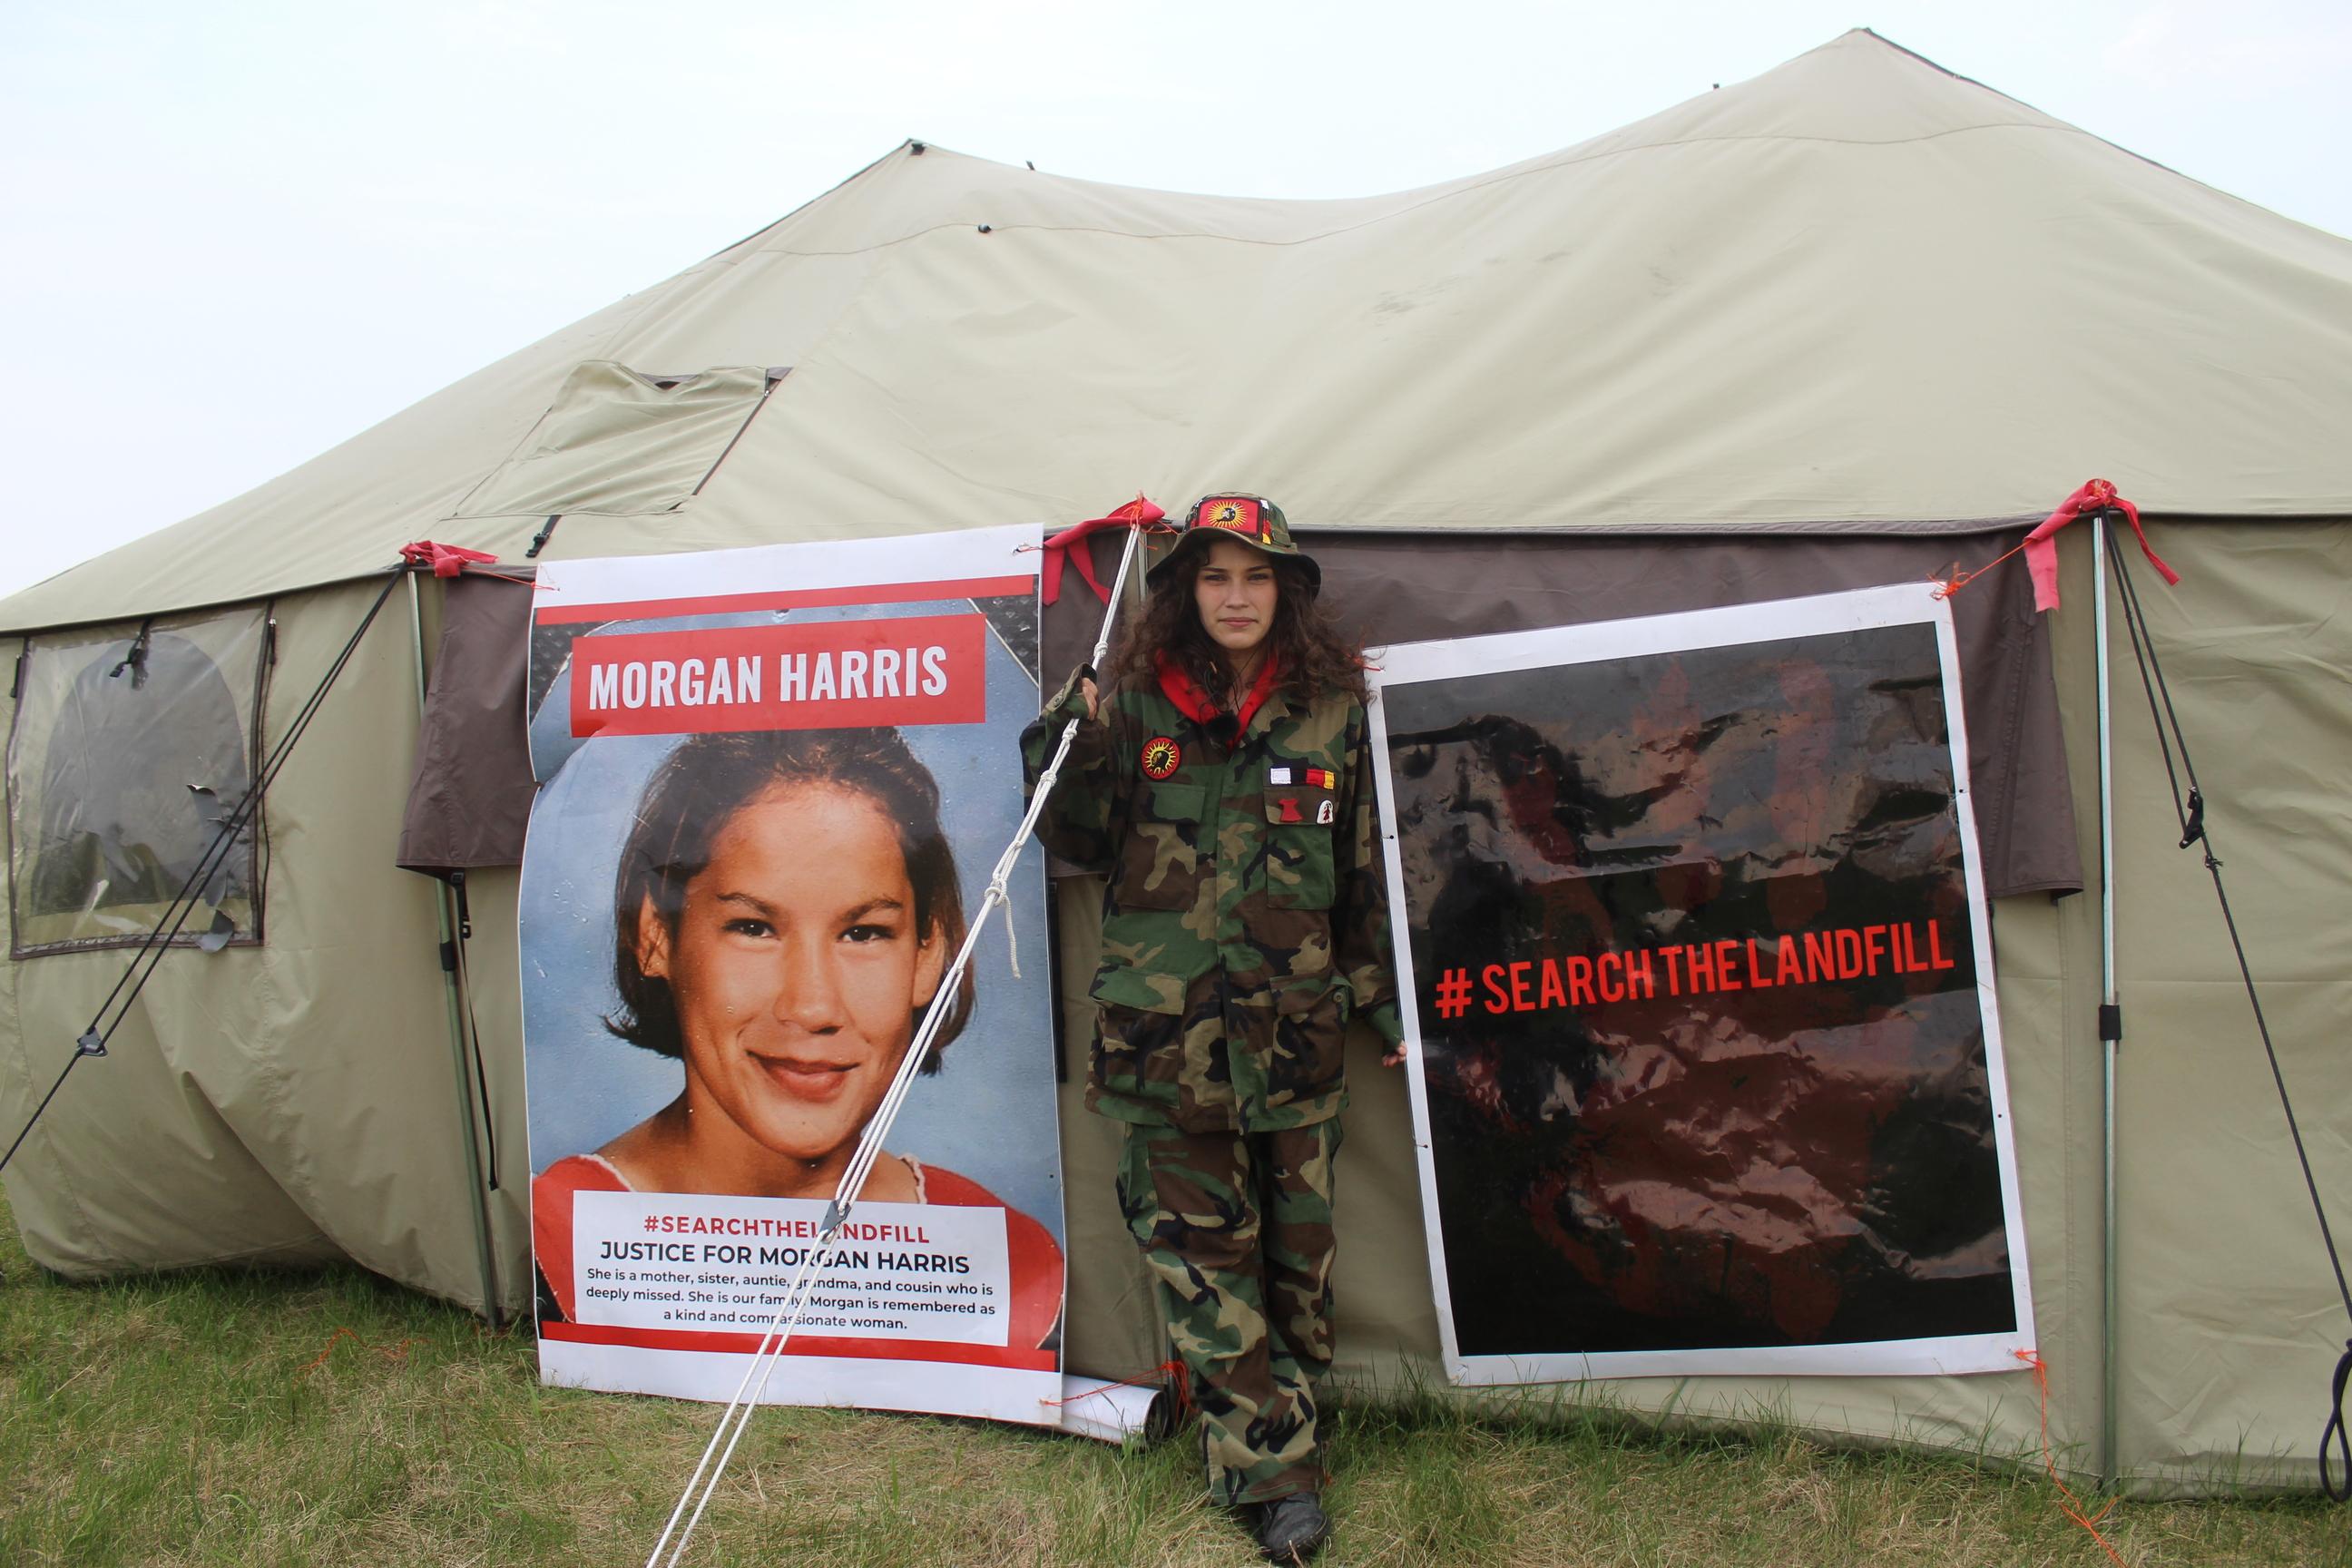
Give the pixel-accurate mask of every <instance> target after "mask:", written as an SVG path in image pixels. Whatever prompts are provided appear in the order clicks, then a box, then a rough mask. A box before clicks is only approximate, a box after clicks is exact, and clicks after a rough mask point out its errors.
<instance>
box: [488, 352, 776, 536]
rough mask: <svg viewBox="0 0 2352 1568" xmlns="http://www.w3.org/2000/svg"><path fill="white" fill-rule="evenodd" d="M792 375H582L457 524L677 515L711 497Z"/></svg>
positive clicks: (624, 370) (603, 370)
mask: <svg viewBox="0 0 2352 1568" xmlns="http://www.w3.org/2000/svg"><path fill="white" fill-rule="evenodd" d="M783 374H784V373H783V371H782V370H781V369H775V370H762V369H756V368H752V367H750V366H743V365H734V366H729V367H726V368H723V369H719V370H706V371H703V372H702V373H700V374H697V375H685V376H677V375H641V374H638V373H637V372H635V371H633V370H631V369H629V368H628V367H627V366H625V365H620V364H614V363H613V362H611V361H610V360H591V361H589V362H587V363H584V364H580V365H575V366H573V367H572V374H570V375H568V376H566V377H564V379H563V386H562V390H561V391H559V392H557V394H556V395H555V401H554V403H552V404H551V405H549V407H548V410H547V412H546V413H545V414H543V415H541V416H540V421H539V423H538V424H537V425H535V426H532V427H531V432H530V435H529V436H527V437H524V438H523V442H522V445H521V446H520V447H517V448H516V449H515V452H514V455H513V456H511V457H509V458H508V459H507V460H506V461H505V462H504V463H502V464H500V465H499V467H498V468H497V469H495V470H494V471H493V472H492V473H491V474H490V476H489V477H488V479H484V480H483V481H482V482H481V483H480V484H478V485H477V486H475V487H474V490H473V493H472V494H470V495H468V496H467V498H466V499H465V500H463V501H462V502H460V503H459V504H458V507H457V510H456V511H455V512H454V513H452V514H451V515H452V516H453V517H457V518H476V517H514V516H541V515H543V516H553V515H555V514H558V513H562V512H583V511H584V512H602V513H604V514H606V515H622V516H636V515H642V514H644V513H647V512H662V511H674V510H677V508H678V507H680V506H682V505H684V504H685V502H686V501H687V500H688V498H689V497H691V496H692V495H693V494H694V493H695V492H696V491H697V490H698V489H701V488H702V482H703V481H704V480H705V479H709V477H710V473H711V470H712V469H714V468H717V467H718V466H719V460H720V459H721V458H725V457H726V456H727V454H728V452H729V451H730V449H731V448H732V447H733V446H734V444H735V442H736V439H737V438H738V437H740V436H741V435H742V433H743V430H744V428H745V426H748V425H750V423H751V416H752V415H754V414H756V413H758V412H759V409H760V405H761V403H762V402H764V401H765V400H766V398H767V395H768V391H769V389H770V388H771V387H772V386H773V385H774V384H776V382H777V381H779V380H780V379H782V376H783Z"/></svg>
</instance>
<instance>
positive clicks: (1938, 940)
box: [1430, 921, 1957, 1019]
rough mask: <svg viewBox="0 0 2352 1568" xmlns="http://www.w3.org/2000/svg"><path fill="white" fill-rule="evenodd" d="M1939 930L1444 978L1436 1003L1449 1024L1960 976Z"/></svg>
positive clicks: (1875, 931)
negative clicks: (1662, 1000)
mask: <svg viewBox="0 0 2352 1568" xmlns="http://www.w3.org/2000/svg"><path fill="white" fill-rule="evenodd" d="M1955 951H1957V948H1956V947H1955V946H1951V945H1948V943H1947V939H1946V937H1945V935H1944V931H1943V929H1942V926H1941V924H1940V922H1938V921H1908V922H1904V923H1900V924H1889V925H1866V926H1839V927H1836V928H1834V929H1832V930H1829V931H1805V932H1803V933H1801V934H1799V935H1787V936H1777V937H1773V936H1763V937H1724V938H1721V939H1719V940H1717V941H1715V942H1677V943H1671V944H1668V945H1665V946H1662V947H1652V948H1637V949H1633V950H1632V951H1630V952H1600V953H1568V954H1563V955H1559V956H1554V957H1543V958H1526V959H1519V960H1516V961H1514V962H1512V963H1489V964H1486V965H1484V966H1482V967H1481V968H1479V969H1478V970H1477V972H1476V973H1475V976H1474V975H1473V973H1472V972H1471V970H1470V969H1469V968H1468V967H1466V966H1463V967H1456V968H1448V969H1444V970H1442V971H1440V972H1439V973H1438V975H1437V978H1436V982H1435V984H1433V985H1432V986H1431V987H1430V1001H1431V1004H1432V1005H1433V1008H1434V1009H1435V1011H1436V1014H1437V1016H1438V1017H1440V1018H1442V1019H1454V1018H1459V1017H1462V1016H1465V1014H1468V1013H1470V1012H1472V1011H1474V1010H1475V1011H1476V1012H1479V1013H1484V1014H1488V1015H1499V1014H1507V1013H1539V1012H1545V1011H1548V1010H1549V1009H1552V1008H1557V1007H1598V1006H1604V1005H1612V1004H1615V1003H1620V1002H1628V1001H1650V1000H1654V999H1655V998H1657V997H1660V996H1705V995H1712V994H1718V993H1722V992H1728V991H1767V990H1771V989H1773V988H1775V987H1779V986H1786V985H1820V984H1831V983H1834V982H1839V981H1850V980H1861V979H1865V978H1875V977H1877V976H1879V975H1882V974H1928V973H1935V972H1937V971H1938V970H1947V969H1951V968H1954V967H1956V961H1955V960H1954V959H1953V958H1952V957H1951V953H1952V952H1955Z"/></svg>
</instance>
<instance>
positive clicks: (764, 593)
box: [520, 528, 1064, 1425]
mask: <svg viewBox="0 0 2352 1568" xmlns="http://www.w3.org/2000/svg"><path fill="white" fill-rule="evenodd" d="M1037 532H1038V531H1037V530H1035V529H1034V528H1030V529H1018V528H1016V529H986V530H974V531H960V532H951V533H943V534H933V535H926V536H921V537H915V538H870V537H869V538H863V539H857V540H851V541H841V542H824V543H805V544H789V545H773V546H765V547H761V548H756V549H750V550H731V551H718V552H704V553H699V554H693V555H672V556H653V557H640V558H635V559H627V560H583V561H565V562H556V563H549V564H547V565H545V566H542V567H541V569H540V574H539V579H538V584H537V587H536V591H535V594H534V598H533V621H532V633H531V657H530V711H531V720H530V744H531V762H532V769H533V772H534V773H536V775H537V776H538V778H539V780H540V789H539V795H538V798H537V800H536V802H535V804H534V805H533V808H532V813H531V819H530V837H529V840H528V843H527V845H526V847H525V851H524V858H523V870H522V881H521V892H520V922H521V952H522V974H523V1015H524V1016H523V1050H524V1063H525V1069H526V1078H527V1100H528V1102H529V1103H528V1111H529V1122H530V1158H531V1170H532V1173H533V1180H532V1183H531V1234H532V1243H533V1255H534V1261H535V1263H536V1265H537V1276H538V1284H539V1332H540V1360H541V1375H542V1377H543V1378H544V1379H545V1380H546V1381H548V1382H550V1383H556V1384H570V1385H574V1386H583V1387H590V1388H602V1389H613V1390H621V1391H626V1392H634V1393H648V1394H675V1395H680V1396H684V1397H688V1398H700V1399H719V1400H723V1399H727V1398H730V1397H731V1396H732V1395H733V1394H734V1393H735V1391H736V1388H737V1386H738V1384H739V1382H740V1379H741V1377H742V1374H743V1369H744V1367H745V1365H746V1364H747V1363H749V1361H750V1358H751V1352H754V1350H755V1349H756V1348H757V1346H758V1345H759V1343H760V1341H761V1336H762V1334H763V1333H764V1332H765V1331H766V1330H767V1328H768V1326H769V1325H770V1323H771V1322H772V1321H774V1320H775V1318H776V1316H777V1309H778V1306H779V1305H780V1304H781V1303H782V1302H783V1301H784V1300H785V1299H786V1295H787V1292H788V1291H789V1290H790V1289H791V1287H792V1284H793V1279H795V1277H796V1276H797V1275H798V1274H799V1272H800V1271H801V1270H802V1268H803V1265H807V1266H808V1267H809V1268H812V1269H813V1270H814V1278H813V1282H812V1284H811V1285H810V1287H809V1292H808V1297H807V1300H806V1305H805V1310H804V1313H803V1317H802V1318H801V1320H800V1322H799V1325H798V1327H797V1329H796V1331H794V1332H793V1335H792V1338H791V1340H790V1342H789V1343H788V1345H787V1347H786V1352H787V1353H786V1354H785V1355H784V1356H783V1357H782V1361H781V1363H780V1364H779V1365H778V1366H777V1368H776V1370H775V1372H774V1373H773V1375H772V1378H771V1379H770V1381H769V1382H768V1384H767V1385H766V1392H765V1394H764V1397H765V1398H767V1399H769V1400H770V1401H772V1402H779V1403H798V1404H822V1405H866V1406H869V1407H874V1408H881V1409H905V1410H925V1411H936V1412H941V1413H946V1414H955V1415H981V1416H989V1417H992V1418H995V1419H999V1420H1008V1421H1026V1422H1034V1423H1040V1424H1045V1425H1051V1424H1054V1422H1055V1415H1056V1412H1055V1407H1054V1406H1053V1405H1050V1404H1046V1403H1045V1401H1048V1400H1051V1399H1053V1398H1054V1397H1055V1396H1056V1395H1057V1394H1059V1393H1060V1392H1061V1390H1060V1386H1059V1367H1060V1342H1061V1312H1062V1301H1063V1237H1064V1230H1063V1215H1062V1201H1061V1171H1060V1156H1059V1141H1058V1136H1057V1131H1056V1122H1055V1109H1054V1103H1055V1102H1054V1056H1053V1047H1052V1040H1053V1031H1052V1026H1051V1016H1050V1014H1049V1012H1048V1007H1049V1005H1050V996H1049V994H1048V986H1047V984H1046V978H1045V976H1046V970H1047V965H1046V963H1045V881H1044V870H1043V863H1042V859H1041V857H1040V856H1039V854H1038V853H1037V852H1036V851H1034V849H1033V850H1032V851H1030V852H1029V853H1027V854H1025V855H1024V856H1023V857H1022V858H1020V859H1019V860H1018V861H1016V862H1015V863H1014V866H1013V871H1012V875H1011V877H1010V879H1009V881H1008V892H1009V896H1010V901H1009V903H1008V904H1007V907H1006V910H1005V914H1006V917H1007V921H1008V923H1009V925H1010V928H1011V929H1010V931H1009V933H1008V932H1006V931H991V932H989V933H988V936H989V937H990V939H991V940H989V941H986V942H982V943H981V944H980V946H979V947H978V948H976V949H975V952H974V954H973V962H972V963H971V967H970V969H969V970H968V971H967V972H966V973H964V975H963V976H962V978H961V980H960V981H959V980H958V979H957V978H956V977H955V976H954V974H953V965H952V961H953V958H954V956H955V954H956V952H957V951H958V950H959V949H960V948H961V946H962V945H963V943H964V938H965V934H966V931H967V930H968V923H967V922H968V921H969V920H970V919H971V917H972V915H973V914H975V913H976V912H977V911H978V910H979V908H980V906H981V902H982V894H983V891H984V889H985V886H986V882H987V879H988V878H989V876H990V873H991V870H992V868H993V866H994V865H995V863H996V860H997V858H998V856H999V855H1000V854H1001V853H1002V851H1003V847H1004V846H1005V845H1007V844H1008V843H1010V842H1011V841H1012V839H1013V834H1014V831H1015V829H1016V828H1017V826H1018V825H1019V823H1020V821H1021V816H1022V809H1023V801H1022V798H1021V778H1020V773H1019V771H1018V770H1017V769H1013V768H1008V767H1006V766H1004V765H1003V762H1002V759H1003V758H1004V757H1006V756H1008V755H1011V754H1012V752H1013V739H1014V737H1015V736H1016V735H1017V734H1018V733H1019V731H1020V730H1021V727H1022V725H1023V724H1024V722H1026V721H1027V720H1028V718H1029V717H1030V716H1031V715H1033V714H1034V713H1035V712H1036V710H1037V606H1036V582H1037V578H1036V567H1035V564H1034V563H1035V562H1036V560H1037V556H1036V554H1035V553H1034V551H1031V552H1025V553H1024V552H1022V551H1021V550H1020V548H1019V547H1021V546H1023V545H1034V543H1035V542H1036V539H1037ZM1008 936H1009V940H1010V943H1011V949H1010V951H1011V952H1022V951H1023V950H1025V951H1026V952H1027V953H1030V954H1034V955H1035V956H1034V961H1033V962H1031V963H1027V964H1025V965H1019V966H1017V967H1016V966H1015V965H1014V964H1013V963H1010V962H1008V956H1007V955H1008V945H1007V942H1008ZM933 1006H936V1007H937V1008H938V1009H939V1010H940V1016H941V1022H940V1026H939V1030H938V1034H937V1036H936V1038H935V1040H934V1042H933V1043H932V1045H931V1046H930V1047H929V1050H928V1051H927V1053H926V1056H925V1058H924V1060H923V1063H922V1069H921V1071H922V1076H920V1077H919V1078H917V1079H915V1081H914V1083H913V1086H912V1090H911V1092H910V1093H909V1094H908V1097H907V1100H906V1102H905V1108H904V1110H903V1112H902V1113H901V1114H899V1115H898V1119H897V1121H895V1122H893V1123H891V1124H890V1126H889V1131H888V1132H887V1136H886V1137H885V1139H884V1142H883V1144H882V1150H883V1152H881V1154H880V1155H879V1156H878V1158H877V1160H876V1162H875V1163H874V1166H873V1171H872V1174H871V1175H870V1177H869V1178H868V1179H867V1180H866V1184H865V1187H864V1190H863V1193H862V1194H861V1195H860V1196H859V1198H858V1201H857V1202H856V1206H855V1208H854V1209H853V1210H852V1212H851V1214H850V1215H849V1218H848V1222H847V1225H846V1226H845V1228H844V1230H843V1231H842V1232H841V1234H840V1235H839V1236H838V1237H835V1239H834V1241H833V1244H832V1245H831V1246H829V1247H819V1237H820V1236H821V1234H822V1232H823V1229H824V1218H825V1215H826V1210H827V1205H828V1203H829V1201H830V1200H831V1199H832V1197H833V1196H834V1194H835V1190H836V1188H837V1187H838V1186H839V1184H840V1183H841V1181H842V1179H843V1175H844V1173H845V1171H846V1170H847V1168H848V1166H849V1163H850V1161H851V1159H852V1157H853V1155H854V1154H855V1153H856V1149H857V1146H858V1143H859V1141H860V1139H861V1138H862V1137H863V1136H864V1134H865V1133H866V1128H867V1126H868V1124H869V1123H870V1122H872V1121H874V1120H875V1119H876V1117H877V1111H878V1110H880V1108H881V1106H882V1104H883V1101H884V1099H885V1096H886V1094H887V1091H888V1089H889V1086H890V1083H891V1080H892V1078H893V1076H894V1074H895V1073H896V1072H897V1071H898V1068H899V1064H900V1063H901V1062H902V1061H904V1060H905V1059H906V1058H907V1056H908V1052H909V1050H910V1049H911V1048H912V1046H913V1040H914V1036H915V1031H916V1029H917V1027H918V1026H919V1022H920V1020H921V1019H922V1017H923V1016H924V1013H925V1010H926V1008H927V1007H933ZM813 1253H814V1257H812V1254H813Z"/></svg>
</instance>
